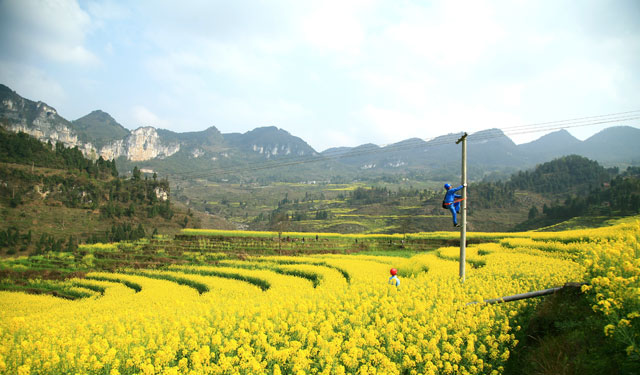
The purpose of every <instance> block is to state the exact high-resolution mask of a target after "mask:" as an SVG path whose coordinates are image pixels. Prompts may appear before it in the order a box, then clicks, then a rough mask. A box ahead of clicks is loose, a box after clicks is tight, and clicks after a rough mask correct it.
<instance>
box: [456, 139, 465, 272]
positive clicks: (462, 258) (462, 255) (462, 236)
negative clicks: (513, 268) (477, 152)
mask: <svg viewBox="0 0 640 375" xmlns="http://www.w3.org/2000/svg"><path fill="white" fill-rule="evenodd" d="M467 135H468V134H467V133H464V134H463V135H462V137H460V139H458V140H457V141H456V144H459V143H460V142H462V186H464V187H463V188H462V218H461V222H462V228H461V229H462V230H461V231H460V281H462V282H464V277H465V272H464V266H465V262H466V246H467Z"/></svg>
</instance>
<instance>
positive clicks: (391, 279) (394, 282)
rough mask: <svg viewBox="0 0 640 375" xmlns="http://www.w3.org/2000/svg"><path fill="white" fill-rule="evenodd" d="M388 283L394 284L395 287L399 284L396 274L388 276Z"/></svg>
mask: <svg viewBox="0 0 640 375" xmlns="http://www.w3.org/2000/svg"><path fill="white" fill-rule="evenodd" d="M389 284H391V285H395V286H396V287H399V286H400V279H398V275H393V276H391V277H390V278H389Z"/></svg>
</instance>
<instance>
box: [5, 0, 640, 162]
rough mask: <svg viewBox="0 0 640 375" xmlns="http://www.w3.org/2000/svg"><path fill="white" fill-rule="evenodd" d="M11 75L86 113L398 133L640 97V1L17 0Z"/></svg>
mask: <svg viewBox="0 0 640 375" xmlns="http://www.w3.org/2000/svg"><path fill="white" fill-rule="evenodd" d="M0 83H2V84H5V85H7V86H9V87H10V88H12V89H13V90H14V91H16V92H17V93H18V94H19V95H21V96H23V97H25V98H28V99H31V100H36V101H38V100H39V101H43V102H45V103H47V104H49V105H50V106H52V107H54V108H56V110H57V111H58V113H59V114H60V115H61V116H63V117H64V118H66V119H68V120H75V119H77V118H80V117H82V116H84V115H87V114H88V113H90V112H91V111H93V110H97V109H100V110H103V111H105V112H107V113H109V114H110V115H111V116H112V117H113V118H115V120H116V121H118V122H119V123H120V124H122V125H123V126H124V127H126V128H128V129H135V128H138V127H140V126H154V127H156V128H164V129H169V130H172V131H175V132H187V131H200V130H204V129H206V128H208V127H210V126H215V127H216V128H218V130H220V131H221V132H222V133H230V132H240V133H244V132H247V131H249V130H252V129H254V128H256V127H260V126H277V127H279V128H282V129H285V130H287V131H288V132H290V133H291V134H293V135H295V136H298V137H301V138H302V139H304V140H305V141H307V142H308V143H309V144H310V145H311V146H312V147H314V148H315V149H316V150H317V151H322V150H324V149H327V148H330V147H338V146H357V145H360V144H364V143H375V144H379V145H384V144H390V143H394V142H398V141H401V140H404V139H407V138H413V137H417V138H423V139H429V138H432V137H436V136H439V135H444V134H449V133H454V132H460V131H466V132H469V133H473V132H476V131H480V130H483V129H489V128H501V129H508V128H510V127H514V126H519V125H527V124H534V123H540V122H549V121H556V120H565V119H572V118H579V117H586V116H598V115H604V114H610V113H618V112H625V111H633V110H640V90H638V88H640V1H637V0H619V1H606V0H583V1H574V0H571V1H566V0H532V1H526V0H509V1H506V0H505V1H426V0H423V1H405V0H397V1H391V0H390V1H376V0H351V1H347V0H336V1H334V0H323V1H303V0H270V1H266V0H262V1H261V0H255V1H247V0H232V1H231V0H230V1H215V0H211V1H208V0H193V1H192V0H183V1H166V0H137V1H115V0H97V1H84V0H83V1H77V0H40V1H36V0H0ZM615 125H630V126H634V127H640V121H639V120H632V121H626V122H621V123H611V124H601V125H595V126H586V127H576V128H571V129H568V130H569V131H570V132H571V133H572V134H573V135H574V136H576V137H578V138H579V139H585V138H587V137H589V136H591V135H592V134H594V133H596V132H597V131H599V130H601V129H603V128H605V127H609V126H615ZM543 134H544V133H527V134H522V135H519V136H513V137H512V139H513V140H514V141H515V142H516V143H523V142H527V141H531V140H533V139H536V138H538V137H540V136H542V135H543Z"/></svg>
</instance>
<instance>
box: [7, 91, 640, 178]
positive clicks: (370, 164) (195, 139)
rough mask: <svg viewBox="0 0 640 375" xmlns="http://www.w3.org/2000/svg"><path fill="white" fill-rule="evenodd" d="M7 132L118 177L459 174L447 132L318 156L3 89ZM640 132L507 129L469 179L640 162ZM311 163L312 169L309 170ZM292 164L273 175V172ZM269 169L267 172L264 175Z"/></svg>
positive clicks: (477, 140)
mask: <svg viewBox="0 0 640 375" xmlns="http://www.w3.org/2000/svg"><path fill="white" fill-rule="evenodd" d="M0 103H1V105H0V124H2V126H3V127H5V128H7V129H8V130H11V131H14V132H19V131H22V132H25V133H28V134H30V135H32V136H34V137H36V138H38V139H40V140H42V141H44V142H47V141H50V142H52V143H55V142H62V143H63V144H65V145H66V146H68V147H76V146H77V147H78V148H79V149H80V150H81V151H82V152H83V153H84V154H85V155H87V156H89V157H93V158H97V157H99V156H101V157H102V158H104V159H109V160H110V159H116V160H117V161H118V166H119V167H120V168H121V170H122V169H123V168H124V170H127V169H126V168H130V167H131V166H132V165H138V166H139V167H141V168H146V169H150V170H151V169H152V170H155V171H159V172H164V173H168V174H176V175H180V174H182V175H183V176H184V177H186V176H187V174H188V176H189V177H190V178H193V177H205V178H213V179H216V178H220V177H221V176H223V175H225V174H228V175H233V174H234V173H235V174H242V173H247V172H248V173H250V174H251V175H253V176H267V175H268V176H271V177H272V178H282V179H285V180H287V179H289V180H290V179H292V178H293V179H294V180H295V179H309V178H313V177H316V176H317V177H318V178H328V177H330V176H345V177H349V176H351V177H353V176H363V175H367V174H368V175H376V174H388V173H409V172H413V173H427V174H429V173H431V174H432V173H435V172H438V171H441V172H442V171H446V170H447V169H450V168H456V169H457V168H458V167H459V163H460V162H459V160H460V156H459V155H460V146H459V145H456V144H455V140H456V139H458V138H459V137H460V136H461V135H462V134H447V135H443V136H440V137H437V138H435V139H432V140H430V141H424V140H422V139H419V138H412V139H407V140H404V141H401V142H398V143H395V144H391V145H388V146H385V147H380V146H377V145H373V144H364V145H361V146H357V147H339V148H331V149H327V150H325V151H323V152H317V151H316V150H314V149H313V148H312V147H311V146H310V145H309V144H307V143H306V142H305V141H304V140H302V139H301V138H299V137H296V136H294V135H292V134H290V133H288V132H287V131H285V130H283V129H278V128H277V127H275V126H269V127H259V128H256V129H254V130H251V131H248V132H246V133H242V134H241V133H226V134H222V133H220V131H219V130H218V129H217V128H215V127H213V126H212V127H209V128H207V129H205V130H203V131H199V132H185V133H176V132H172V131H169V130H164V129H156V128H154V127H151V126H145V127H139V128H137V129H135V130H129V129H127V128H125V127H124V126H122V125H121V124H119V123H118V122H117V121H116V120H115V119H113V117H111V116H110V115H109V114H108V113H105V112H103V111H100V110H96V111H93V112H91V113H89V114H88V115H86V116H84V117H81V118H79V119H76V120H73V121H69V120H67V119H65V118H63V117H61V116H60V115H58V113H57V111H56V110H55V109H54V108H53V107H51V106H49V105H48V104H46V103H43V102H41V101H38V102H35V101H32V100H29V99H26V98H23V97H21V96H20V95H18V94H17V93H16V92H14V91H13V90H11V89H10V88H9V87H7V86H4V85H1V84H0ZM638 141H640V129H637V128H633V127H629V126H617V127H611V128H607V129H604V130H602V131H600V132H599V133H597V134H595V135H593V136H592V137H590V138H588V139H586V140H585V141H580V140H579V139H577V138H575V137H573V136H572V135H571V134H570V133H569V132H567V131H566V130H558V131H556V132H553V133H550V134H547V135H545V136H543V137H541V138H539V139H537V140H535V141H533V142H530V143H526V144H521V145H516V144H515V143H514V142H513V141H512V140H511V139H510V138H509V137H507V136H506V135H505V134H504V133H503V132H502V131H501V130H500V129H488V130H484V131H480V132H477V133H473V134H470V135H469V137H468V160H469V163H468V164H469V168H470V175H471V176H473V175H475V176H476V177H481V176H482V175H486V174H488V173H490V172H495V171H515V170H521V169H526V168H530V167H533V166H535V165H536V164H539V163H542V162H545V161H549V160H551V159H554V158H557V157H560V156H564V155H569V154H577V155H582V156H585V157H588V158H590V159H593V160H597V161H599V162H600V163H602V164H604V165H618V166H626V165H637V164H640V149H639V148H638V147H637V145H636V144H637V143H638ZM307 161H315V162H314V163H307ZM277 165H280V166H286V168H274V169H273V170H271V171H268V167H269V166H277ZM264 171H267V172H264Z"/></svg>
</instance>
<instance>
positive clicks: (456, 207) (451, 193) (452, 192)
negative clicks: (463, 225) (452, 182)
mask: <svg viewBox="0 0 640 375" xmlns="http://www.w3.org/2000/svg"><path fill="white" fill-rule="evenodd" d="M463 187H464V185H460V186H458V187H457V188H451V189H449V190H447V194H446V195H445V196H444V203H445V204H446V205H447V207H448V208H449V211H451V216H453V225H458V218H457V215H456V214H458V213H460V202H456V201H455V200H456V199H460V198H462V195H458V194H456V191H458V190H460V189H462V188H463Z"/></svg>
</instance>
